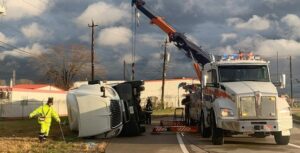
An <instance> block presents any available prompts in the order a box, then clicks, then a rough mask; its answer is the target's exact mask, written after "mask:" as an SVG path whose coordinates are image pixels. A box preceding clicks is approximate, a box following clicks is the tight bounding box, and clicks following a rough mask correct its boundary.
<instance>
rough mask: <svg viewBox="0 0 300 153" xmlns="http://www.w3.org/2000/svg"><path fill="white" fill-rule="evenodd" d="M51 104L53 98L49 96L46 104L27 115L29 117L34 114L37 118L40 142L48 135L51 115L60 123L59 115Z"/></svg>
mask: <svg viewBox="0 0 300 153" xmlns="http://www.w3.org/2000/svg"><path fill="white" fill-rule="evenodd" d="M52 105H53V98H52V97H49V98H48V101H47V104H46V105H43V106H40V107H39V108H37V109H36V110H34V111H33V112H32V113H30V115H29V118H32V117H35V116H37V118H38V123H39V124H40V126H41V130H40V133H39V140H40V141H41V142H42V141H45V140H46V138H47V137H48V135H49V131H50V126H51V120H52V117H53V118H54V119H55V120H56V121H57V122H58V123H60V119H59V116H58V114H57V113H56V111H55V110H54V109H53V108H52V107H51V106H52Z"/></svg>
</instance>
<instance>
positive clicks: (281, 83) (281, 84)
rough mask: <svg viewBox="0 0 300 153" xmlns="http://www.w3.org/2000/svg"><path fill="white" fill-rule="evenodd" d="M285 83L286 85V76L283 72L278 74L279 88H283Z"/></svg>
mask: <svg viewBox="0 0 300 153" xmlns="http://www.w3.org/2000/svg"><path fill="white" fill-rule="evenodd" d="M285 85H286V77H285V74H282V75H281V76H280V88H285Z"/></svg>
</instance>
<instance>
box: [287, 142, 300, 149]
mask: <svg viewBox="0 0 300 153" xmlns="http://www.w3.org/2000/svg"><path fill="white" fill-rule="evenodd" d="M288 145H289V146H291V147H295V148H298V149H300V146H298V145H295V144H292V143H289V144H288Z"/></svg>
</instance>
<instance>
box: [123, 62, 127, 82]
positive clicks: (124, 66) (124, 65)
mask: <svg viewBox="0 0 300 153" xmlns="http://www.w3.org/2000/svg"><path fill="white" fill-rule="evenodd" d="M123 79H124V81H125V80H126V61H125V60H124V63H123Z"/></svg>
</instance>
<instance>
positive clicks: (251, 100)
mask: <svg viewBox="0 0 300 153" xmlns="http://www.w3.org/2000/svg"><path fill="white" fill-rule="evenodd" d="M239 108H240V111H239V112H240V118H242V119H275V118H276V97H275V96H259V97H255V96H245V97H241V98H240V106H239Z"/></svg>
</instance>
